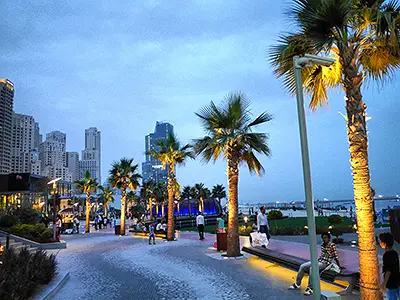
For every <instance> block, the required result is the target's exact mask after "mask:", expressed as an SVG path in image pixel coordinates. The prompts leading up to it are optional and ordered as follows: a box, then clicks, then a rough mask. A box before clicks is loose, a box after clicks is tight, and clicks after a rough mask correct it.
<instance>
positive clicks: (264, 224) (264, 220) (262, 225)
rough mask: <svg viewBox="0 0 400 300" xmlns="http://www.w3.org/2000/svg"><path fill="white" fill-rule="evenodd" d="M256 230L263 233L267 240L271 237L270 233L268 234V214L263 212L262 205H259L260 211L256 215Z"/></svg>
mask: <svg viewBox="0 0 400 300" xmlns="http://www.w3.org/2000/svg"><path fill="white" fill-rule="evenodd" d="M257 230H258V232H261V233H265V234H266V235H267V239H268V240H269V239H270V238H271V235H270V234H269V226H268V216H267V215H266V214H265V207H264V206H261V207H260V213H259V214H258V216H257ZM263 246H264V245H263ZM264 248H265V246H264Z"/></svg>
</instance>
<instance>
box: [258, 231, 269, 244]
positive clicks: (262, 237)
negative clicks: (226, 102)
mask: <svg viewBox="0 0 400 300" xmlns="http://www.w3.org/2000/svg"><path fill="white" fill-rule="evenodd" d="M260 243H261V246H265V247H267V246H268V243H269V241H268V238H267V235H266V234H265V233H260Z"/></svg>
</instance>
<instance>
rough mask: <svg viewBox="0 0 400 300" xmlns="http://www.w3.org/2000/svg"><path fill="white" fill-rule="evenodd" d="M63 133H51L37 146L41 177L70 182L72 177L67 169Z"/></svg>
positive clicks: (64, 136)
mask: <svg viewBox="0 0 400 300" xmlns="http://www.w3.org/2000/svg"><path fill="white" fill-rule="evenodd" d="M66 143H67V137H66V135H65V133H62V132H60V131H52V132H50V133H48V134H46V140H45V141H44V142H43V143H41V144H40V146H39V159H40V160H41V163H42V165H41V168H42V170H41V171H42V175H44V176H47V177H49V178H59V177H61V179H62V180H66V181H72V175H71V173H70V171H69V169H68V168H67V161H66V156H67V152H66Z"/></svg>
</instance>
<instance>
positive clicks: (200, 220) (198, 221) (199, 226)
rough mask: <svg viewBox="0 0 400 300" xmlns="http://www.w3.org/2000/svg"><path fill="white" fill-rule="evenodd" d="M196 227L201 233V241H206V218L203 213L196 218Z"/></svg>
mask: <svg viewBox="0 0 400 300" xmlns="http://www.w3.org/2000/svg"><path fill="white" fill-rule="evenodd" d="M196 225H197V229H198V231H199V237H200V238H199V240H200V241H202V240H204V216H203V214H202V212H199V215H198V216H197V217H196Z"/></svg>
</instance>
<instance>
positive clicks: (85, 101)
mask: <svg viewBox="0 0 400 300" xmlns="http://www.w3.org/2000/svg"><path fill="white" fill-rule="evenodd" d="M287 4H288V0H285V1H241V0H230V1H222V0H203V1H200V0H198V1H195V0H193V1H187V0H181V1H172V0H171V1H158V0H147V1H146V0H143V1H122V0H120V1H105V0H92V1H72V0H71V1H52V0H35V1H27V0H0V7H1V17H0V28H1V34H0V49H1V51H0V77H1V78H9V79H10V80H11V81H13V82H14V84H15V87H16V93H15V105H14V110H15V111H16V112H18V113H23V114H28V115H33V116H34V117H35V119H36V120H37V121H38V122H39V123H40V127H41V132H42V133H43V134H45V133H47V132H50V131H52V130H60V131H63V132H65V133H66V134H67V149H68V151H78V152H80V151H81V150H82V149H83V147H84V130H85V128H88V127H91V126H97V127H98V128H99V129H100V130H101V132H102V176H103V178H105V177H106V175H107V171H108V168H109V166H110V164H111V162H112V161H113V160H117V159H119V158H121V157H124V156H127V157H133V158H134V159H135V160H136V162H138V163H141V162H142V161H143V160H144V154H143V152H144V136H145V135H146V134H148V133H150V132H152V131H153V129H154V125H155V122H156V121H157V120H164V121H168V122H170V123H172V124H173V125H174V126H175V131H176V133H177V134H178V136H179V138H180V139H181V140H182V141H183V142H187V141H189V140H190V139H192V138H198V137H201V135H202V129H201V127H200V123H199V121H198V120H197V119H196V117H195V115H194V112H195V111H197V110H198V109H199V108H200V107H202V106H203V105H205V104H207V103H209V102H210V101H211V100H213V101H216V102H219V101H221V100H222V99H223V98H224V96H225V95H226V94H228V93H229V92H231V91H239V90H240V91H243V92H244V93H246V94H247V96H248V98H249V99H250V100H251V101H252V109H253V113H254V114H255V115H256V114H259V113H261V112H262V111H264V110H267V111H269V112H270V113H272V114H273V115H274V120H273V121H272V122H270V123H269V124H267V125H265V126H262V127H260V128H259V130H260V131H264V132H268V133H269V134H270V147H271V149H272V157H270V158H265V157H261V160H262V162H263V164H264V167H265V169H266V174H265V175H264V176H263V177H262V178H259V177H257V176H250V175H249V173H248V171H247V169H246V168H242V170H241V177H240V188H239V191H240V201H241V202H244V203H247V202H253V203H257V202H269V201H293V200H301V199H303V198H304V196H303V194H304V193H303V182H302V169H301V157H300V148H299V135H298V127H297V114H296V103H295V100H294V99H293V98H292V97H291V96H290V95H288V94H287V93H286V92H285V91H284V90H283V89H282V87H281V84H280V83H279V82H278V81H277V80H276V79H275V78H274V76H273V75H272V70H271V67H270V65H269V64H268V61H267V53H268V48H269V47H270V46H271V44H273V43H274V41H275V40H276V38H277V36H278V34H279V32H282V31H287V30H291V28H290V27H288V22H287V20H285V17H284V14H283V13H284V10H285V8H286V7H287ZM395 79H396V78H395ZM398 89H399V84H398V81H396V80H394V81H393V82H391V83H390V82H389V83H387V84H386V85H385V87H384V88H382V87H377V86H375V85H373V84H370V85H369V86H368V87H367V89H366V90H365V92H364V97H365V101H366V102H367V105H368V107H369V108H368V114H369V115H370V116H371V117H372V120H370V121H369V122H368V126H369V134H370V166H371V175H372V185H373V187H374V188H375V189H376V190H377V193H379V194H388V195H390V194H398V193H400V186H399V157H398V154H397V153H398V147H399V145H400V135H399V134H398V132H399V122H398V120H397V119H398V115H399V105H398V103H397V101H398V99H397V98H398V93H397V91H398ZM339 111H341V112H343V113H344V100H343V92H342V91H340V90H339V91H337V92H335V93H333V94H331V96H330V99H329V106H327V107H325V108H322V109H321V110H319V111H318V112H308V113H307V121H308V132H309V143H310V153H311V161H312V175H313V187H314V195H315V198H316V199H318V198H319V199H322V198H325V197H326V198H328V199H349V198H351V197H352V181H351V170H350V164H349V154H348V150H347V148H348V147H347V146H348V144H347V139H346V127H345V121H344V119H343V118H342V117H341V116H340V115H339V113H338V112H339ZM177 175H178V177H179V181H180V182H181V184H183V185H186V184H193V183H195V182H204V183H205V184H206V185H207V186H209V187H211V186H212V185H213V184H215V183H222V184H224V185H226V182H227V180H226V176H225V163H224V162H223V161H221V162H218V163H216V164H215V165H212V164H210V165H206V166H205V165H203V164H202V163H200V162H199V161H191V162H189V163H187V165H186V167H183V168H180V169H178V172H177Z"/></svg>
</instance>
